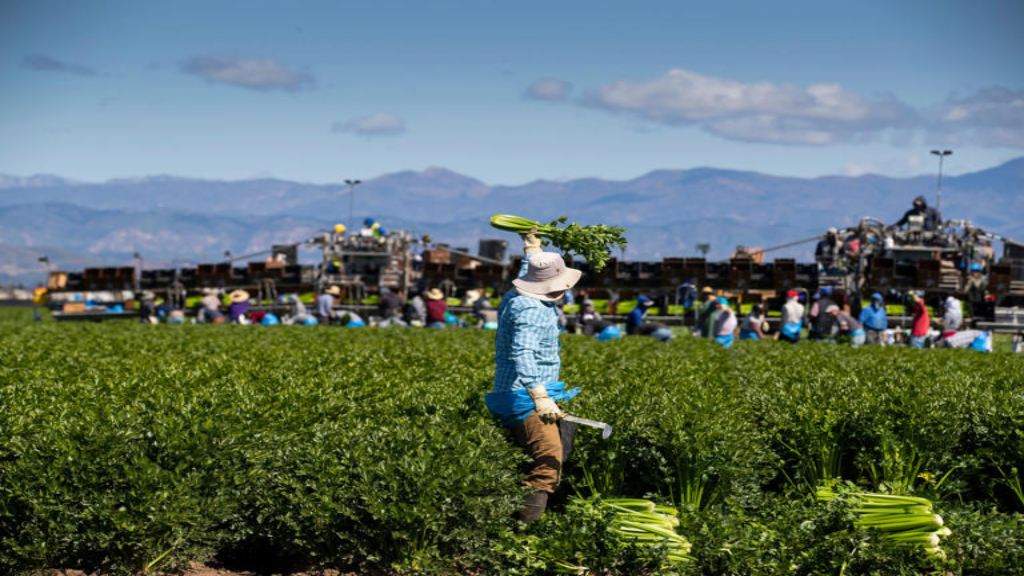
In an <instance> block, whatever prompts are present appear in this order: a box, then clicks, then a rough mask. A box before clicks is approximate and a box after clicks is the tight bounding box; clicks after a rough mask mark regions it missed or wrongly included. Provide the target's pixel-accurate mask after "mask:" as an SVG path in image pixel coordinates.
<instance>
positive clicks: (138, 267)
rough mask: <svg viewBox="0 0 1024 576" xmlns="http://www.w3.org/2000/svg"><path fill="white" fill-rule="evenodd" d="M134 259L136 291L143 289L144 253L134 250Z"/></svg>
mask: <svg viewBox="0 0 1024 576" xmlns="http://www.w3.org/2000/svg"><path fill="white" fill-rule="evenodd" d="M132 260H135V282H134V284H135V291H136V292H139V291H140V290H142V254H139V253H138V252H132Z"/></svg>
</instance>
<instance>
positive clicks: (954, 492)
mask: <svg viewBox="0 0 1024 576" xmlns="http://www.w3.org/2000/svg"><path fill="white" fill-rule="evenodd" d="M562 345H563V371H562V377H563V380H565V382H566V383H567V384H569V385H572V386H581V387H582V388H583V391H582V393H581V394H580V395H579V396H578V397H577V398H576V399H575V400H573V401H572V402H571V403H568V404H567V405H566V406H565V408H566V409H567V410H568V411H569V412H571V413H573V414H577V415H579V416H584V417H587V418H594V419H599V420H603V421H606V422H608V423H610V424H611V425H612V426H613V427H614V430H615V432H614V434H613V435H612V436H611V438H609V439H608V440H606V441H602V440H601V439H600V435H599V434H598V433H596V432H594V431H592V430H588V429H580V430H579V431H578V433H577V435H576V448H575V452H574V453H573V455H572V457H571V459H570V462H569V464H568V466H567V467H566V470H565V471H564V477H563V485H562V492H563V493H561V494H560V495H559V497H558V498H557V499H556V500H557V501H556V503H555V505H554V506H553V508H554V509H553V510H552V511H549V512H548V513H547V514H545V517H544V519H543V520H541V521H540V522H538V523H536V524H533V525H530V526H529V527H528V528H522V527H520V526H518V525H517V524H516V523H515V522H514V521H513V520H512V514H513V512H514V511H515V510H516V508H517V506H518V503H519V502H520V500H521V498H522V497H523V495H524V488H522V487H521V486H520V485H519V483H518V471H517V466H518V464H519V463H520V462H521V460H522V456H521V455H520V452H519V450H518V449H517V448H515V447H514V446H513V445H512V444H511V443H510V442H509V441H508V439H507V438H506V433H505V431H504V430H503V429H502V428H501V427H500V426H499V425H498V424H497V423H496V422H495V421H494V420H493V419H492V418H491V416H490V415H489V413H488V412H487V409H486V408H485V406H484V403H483V395H484V393H485V392H486V391H487V390H488V389H489V388H490V386H491V379H492V377H493V369H494V368H493V360H492V354H493V334H492V333H488V332H481V331H473V330H437V331H427V330H400V329H393V330H381V329H338V328H333V329H332V328H327V327H283V326H282V327H274V328H265V327H258V326H250V327H244V326H227V325H223V326H204V325H199V326H167V325H161V326H143V325H137V324H135V323H128V322H124V323H107V324H67V325H58V324H54V323H52V322H41V323H31V322H29V321H27V320H26V319H25V318H24V316H22V315H19V314H11V313H9V312H5V313H3V315H2V316H0V573H18V572H23V573H27V572H31V571H33V570H35V569H41V568H58V567H59V568H81V569H86V570H102V571H104V572H114V573H140V572H149V573H159V572H174V571H175V570H179V569H181V568H182V567H185V566H187V565H188V563H190V562H193V561H198V562H210V563H214V564H225V565H229V566H241V567H243V568H248V569H251V568H253V567H254V566H264V567H266V566H272V567H274V568H273V570H274V571H278V572H287V571H289V570H300V569H301V570H315V569H318V568H328V567H330V568H338V569H341V570H343V571H352V572H355V573H358V574H396V573H397V574H499V575H500V574H507V575H528V574H553V573H586V574H624V575H625V574H630V575H631V574H758V575H760V574H764V575H782V574H806V575H812V574H814V575H817V574H847V575H853V574H879V575H882V574H907V575H910V574H915V575H917V574H936V575H938V574H945V573H947V572H951V573H953V574H984V575H997V574H1024V515H1022V512H1024V486H1022V484H1024V358H1022V357H1020V356H1015V355H1011V354H1001V353H997V354H988V355H983V354H976V353H972V352H965V351H957V350H925V351H915V350H906V349H880V348H874V349H872V348H864V349H860V350H851V349H849V348H846V347H837V346H829V345H817V344H801V345H799V346H795V347H794V346H789V345H784V344H777V343H775V342H741V343H738V344H737V346H735V347H734V348H733V349H731V350H723V349H721V348H720V347H717V346H715V345H714V344H713V343H708V342H705V341H699V340H696V339H689V338H677V339H676V340H674V341H672V342H670V343H668V344H662V343H659V342H656V341H654V340H653V339H650V338H626V339H625V340H623V341H620V342H608V343H603V342H597V341H595V340H593V339H588V338H585V337H576V336H564V337H563V341H562ZM823 486H827V487H829V489H830V490H832V491H833V492H834V493H835V494H838V495H839V496H837V497H835V498H831V497H830V498H831V499H829V500H827V501H822V500H821V499H820V498H818V497H816V494H818V493H819V492H818V491H819V490H820V489H821V488H822V487H823ZM833 492H829V494H832V493H833ZM862 492H871V493H879V494H892V495H905V496H912V497H915V498H923V499H927V500H928V502H929V503H930V504H929V505H928V506H926V507H925V506H922V509H927V511H928V513H929V514H931V513H932V511H933V510H934V513H935V514H938V515H941V517H942V518H943V519H944V526H945V528H948V533H949V535H948V536H944V537H943V540H942V544H941V546H942V549H943V551H944V556H943V557H938V556H936V555H933V554H927V553H925V552H923V551H922V550H921V549H920V548H917V547H911V546H906V545H902V544H901V543H900V542H898V541H894V540H893V539H891V538H885V537H883V536H882V535H881V534H880V532H879V530H878V528H877V527H876V526H873V525H871V524H870V523H869V522H865V521H864V519H863V516H858V514H859V513H863V509H861V510H860V512H858V511H857V509H856V508H855V507H856V503H855V499H854V500H851V499H847V498H844V497H842V495H843V494H857V493H862ZM602 498H603V499H609V498H648V499H650V500H652V501H655V502H657V503H658V504H659V505H663V506H671V507H674V508H675V509H676V510H678V522H676V521H675V520H672V523H671V524H666V525H669V526H676V524H678V526H677V527H675V530H676V531H677V532H678V534H679V535H681V536H682V537H685V540H686V541H687V542H688V544H687V546H688V548H687V551H688V556H689V558H687V559H686V561H679V562H668V561H666V559H667V558H669V557H670V556H672V550H671V549H670V548H669V547H668V546H666V545H661V544H658V543H654V544H653V545H643V546H641V545H639V544H637V543H636V542H633V541H630V540H629V539H628V538H622V537H621V536H620V534H619V533H618V532H616V531H615V530H613V529H612V528H613V526H614V523H615V519H614V518H613V517H612V516H613V515H611V514H609V512H608V509H609V507H608V506H607V505H603V504H602ZM663 509H668V508H659V510H663ZM620 523H621V521H620ZM672 557H673V558H674V556H672Z"/></svg>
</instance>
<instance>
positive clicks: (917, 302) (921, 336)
mask: <svg viewBox="0 0 1024 576" xmlns="http://www.w3.org/2000/svg"><path fill="white" fill-rule="evenodd" d="M910 302H911V304H912V305H913V307H914V318H913V323H912V325H911V329H910V347H911V348H924V342H925V338H927V337H928V329H929V328H930V327H931V317H930V316H929V315H928V307H927V306H925V305H924V292H920V291H918V292H911V293H910Z"/></svg>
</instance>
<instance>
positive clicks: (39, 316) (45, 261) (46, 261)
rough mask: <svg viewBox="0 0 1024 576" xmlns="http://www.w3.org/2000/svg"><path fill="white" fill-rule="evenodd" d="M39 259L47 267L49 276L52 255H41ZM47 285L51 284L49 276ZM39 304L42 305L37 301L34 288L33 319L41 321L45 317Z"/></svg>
mask: <svg viewBox="0 0 1024 576" xmlns="http://www.w3.org/2000/svg"><path fill="white" fill-rule="evenodd" d="M38 260H39V263H40V264H42V265H43V267H44V268H45V269H46V274H47V276H49V274H50V257H49V256H45V255H44V256H40V257H39V259H38ZM47 286H49V278H47ZM39 306H40V304H39V302H37V301H36V293H35V290H33V291H32V320H34V321H36V322H39V321H41V320H42V319H43V313H42V312H41V311H40V310H39Z"/></svg>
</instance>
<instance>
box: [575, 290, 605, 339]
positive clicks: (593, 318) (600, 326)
mask: <svg viewBox="0 0 1024 576" xmlns="http://www.w3.org/2000/svg"><path fill="white" fill-rule="evenodd" d="M577 323H578V324H579V326H580V327H581V328H582V329H583V334H585V335H587V336H593V335H595V334H599V333H600V332H601V331H602V330H604V329H605V328H607V327H608V326H611V323H610V322H605V321H604V320H603V319H602V318H601V314H600V313H599V312H598V311H597V309H596V308H595V307H594V301H593V300H591V299H589V298H588V299H586V300H584V301H583V304H581V305H580V314H579V317H578V318H577Z"/></svg>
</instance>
